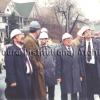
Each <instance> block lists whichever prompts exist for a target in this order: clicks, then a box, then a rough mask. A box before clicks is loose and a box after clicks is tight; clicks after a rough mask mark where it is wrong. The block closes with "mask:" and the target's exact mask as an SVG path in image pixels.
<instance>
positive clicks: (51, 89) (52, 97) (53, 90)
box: [48, 85, 55, 100]
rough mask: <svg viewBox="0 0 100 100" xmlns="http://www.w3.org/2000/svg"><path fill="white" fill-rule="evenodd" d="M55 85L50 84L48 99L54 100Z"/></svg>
mask: <svg viewBox="0 0 100 100" xmlns="http://www.w3.org/2000/svg"><path fill="white" fill-rule="evenodd" d="M54 92H55V85H52V86H48V100H54Z"/></svg>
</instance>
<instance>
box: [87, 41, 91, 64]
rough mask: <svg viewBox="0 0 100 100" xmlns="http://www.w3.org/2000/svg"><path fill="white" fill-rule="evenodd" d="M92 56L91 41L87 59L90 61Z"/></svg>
mask: <svg viewBox="0 0 100 100" xmlns="http://www.w3.org/2000/svg"><path fill="white" fill-rule="evenodd" d="M91 58H92V56H91V45H90V42H89V43H88V49H87V61H89V62H90V60H91Z"/></svg>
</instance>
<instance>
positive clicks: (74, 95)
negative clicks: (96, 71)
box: [61, 93, 78, 100]
mask: <svg viewBox="0 0 100 100" xmlns="http://www.w3.org/2000/svg"><path fill="white" fill-rule="evenodd" d="M61 100H68V96H67V94H61ZM71 100H78V97H77V93H72V94H71Z"/></svg>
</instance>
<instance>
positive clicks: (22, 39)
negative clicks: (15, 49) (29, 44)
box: [15, 34, 25, 45]
mask: <svg viewBox="0 0 100 100" xmlns="http://www.w3.org/2000/svg"><path fill="white" fill-rule="evenodd" d="M24 38H25V35H24V34H19V35H17V36H15V40H16V42H17V43H19V44H20V45H22V44H23V43H24Z"/></svg>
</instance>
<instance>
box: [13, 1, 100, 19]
mask: <svg viewBox="0 0 100 100" xmlns="http://www.w3.org/2000/svg"><path fill="white" fill-rule="evenodd" d="M13 1H15V2H18V3H23V2H33V1H38V3H39V5H41V6H43V5H45V0H13ZM76 2H77V6H78V8H80V9H81V10H82V12H83V14H84V16H85V17H86V18H89V19H90V20H91V21H95V20H100V13H99V11H100V0H76Z"/></svg>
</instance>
